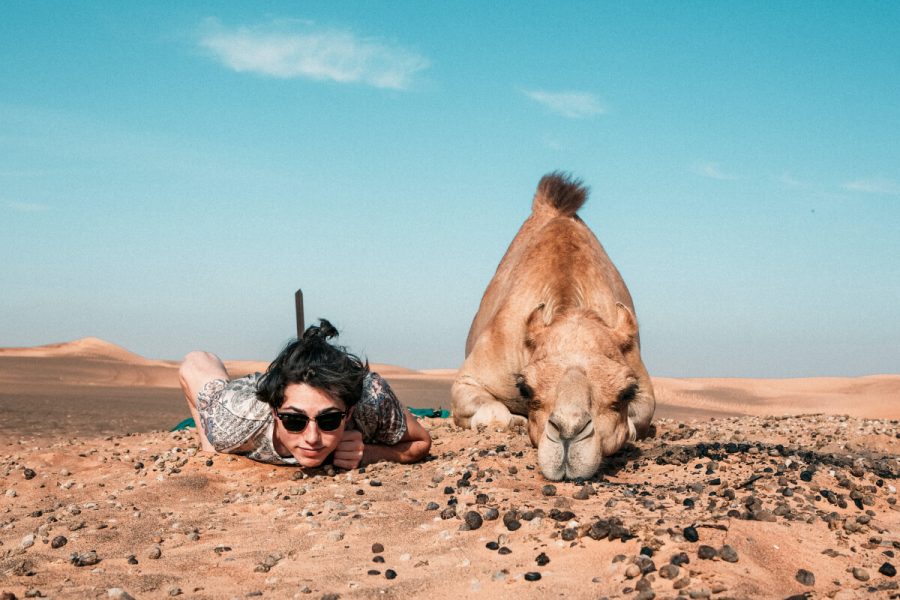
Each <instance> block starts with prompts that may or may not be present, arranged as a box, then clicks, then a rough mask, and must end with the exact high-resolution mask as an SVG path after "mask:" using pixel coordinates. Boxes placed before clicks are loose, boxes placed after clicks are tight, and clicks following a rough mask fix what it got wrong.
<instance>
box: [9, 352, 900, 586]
mask: <svg viewBox="0 0 900 600" xmlns="http://www.w3.org/2000/svg"><path fill="white" fill-rule="evenodd" d="M227 366H228V369H229V372H230V373H232V374H233V375H240V374H243V373H248V372H253V371H261V370H263V369H264V368H265V366H266V363H264V362H251V361H234V362H229V363H227ZM373 370H376V371H378V372H380V373H381V374H382V375H384V376H385V377H386V378H387V379H388V380H389V381H390V383H391V385H392V387H394V389H395V390H396V391H397V394H398V396H399V397H400V399H401V400H402V401H403V402H404V403H406V404H408V405H410V406H416V407H433V408H438V407H443V408H449V405H450V401H449V398H450V395H449V390H450V384H451V383H452V380H453V376H454V371H452V370H441V371H428V372H419V371H413V370H410V369H405V368H402V367H397V366H391V365H373ZM176 377H177V364H176V363H174V362H171V361H161V360H151V359H147V358H143V357H141V356H138V355H136V354H133V353H131V352H129V351H127V350H125V349H123V348H119V347H117V346H115V345H112V344H109V343H107V342H104V341H102V340H98V339H94V338H87V339H83V340H77V341H74V342H67V343H61V344H55V345H50V346H41V347H36V348H5V349H0V407H2V414H3V417H4V418H3V419H2V422H0V594H5V595H4V596H3V598H6V599H9V598H14V597H15V598H25V597H50V598H128V597H133V598H164V597H173V596H184V597H188V598H253V597H263V598H315V599H319V598H338V597H340V598H413V597H428V598H433V599H443V598H460V597H481V596H484V597H497V598H544V597H571V598H602V597H609V598H629V599H630V598H641V599H649V598H654V597H655V598H677V597H686V598H706V597H710V598H716V599H719V598H787V597H792V596H796V597H798V598H799V597H808V598H857V597H860V598H861V597H885V598H890V597H900V591H898V581H900V580H898V578H897V576H896V567H897V566H898V565H900V554H898V553H900V509H898V507H897V489H896V488H897V484H898V476H900V458H898V457H900V421H898V420H897V419H898V418H900V375H875V376H870V377H860V378H814V379H790V380H752V379H674V378H656V379H654V386H655V389H656V393H657V399H658V402H659V405H658V408H657V413H656V416H657V419H656V427H655V434H654V435H653V436H652V437H650V438H648V439H646V440H641V441H639V442H637V443H635V444H633V445H630V446H628V447H626V449H625V450H624V451H622V452H621V453H619V454H618V455H616V456H613V457H609V458H608V459H607V461H606V463H605V465H604V468H603V469H602V471H601V472H600V473H598V475H597V476H595V477H594V478H592V479H591V480H589V481H586V482H582V481H577V482H564V483H556V484H552V485H551V484H549V482H547V481H546V480H544V479H543V478H542V477H541V475H540V473H539V471H537V470H536V469H535V468H534V464H535V460H534V450H533V449H532V448H531V446H530V444H529V442H528V438H527V435H525V434H524V432H521V431H516V432H496V431H483V432H480V433H476V432H472V431H463V430H459V429H457V428H456V427H454V426H453V425H452V422H451V421H450V420H448V419H423V423H424V425H425V426H426V428H428V429H429V430H430V431H431V433H432V436H433V438H434V440H435V441H434V445H433V447H432V452H431V454H432V456H431V457H430V458H429V460H427V461H426V462H423V463H420V464H418V465H412V466H403V465H394V464H377V465H370V466H368V467H366V468H365V469H361V470H354V471H351V472H338V473H335V472H333V471H330V470H328V469H317V470H311V471H305V472H304V471H302V470H299V469H296V468H286V467H273V466H268V465H261V464H257V463H253V462H251V461H249V460H246V459H244V458H241V457H236V456H226V455H211V454H205V453H201V452H198V449H197V443H196V440H195V438H194V435H193V432H192V430H187V431H179V432H169V431H168V430H169V429H170V428H171V427H172V426H173V425H175V424H176V423H178V422H179V421H181V420H182V419H183V418H186V417H187V416H188V412H187V408H186V406H185V405H184V402H183V400H182V398H181V396H180V390H179V388H178V385H177V379H176Z"/></svg>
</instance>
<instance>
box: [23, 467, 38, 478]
mask: <svg viewBox="0 0 900 600" xmlns="http://www.w3.org/2000/svg"><path fill="white" fill-rule="evenodd" d="M22 474H23V475H24V476H25V479H34V478H35V476H36V475H37V473H35V472H34V469H25V470H24V471H23V472H22Z"/></svg>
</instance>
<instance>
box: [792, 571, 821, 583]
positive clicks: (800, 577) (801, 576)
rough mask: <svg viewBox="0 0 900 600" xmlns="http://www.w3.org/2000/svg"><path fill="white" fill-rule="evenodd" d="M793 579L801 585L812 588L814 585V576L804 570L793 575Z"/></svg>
mask: <svg viewBox="0 0 900 600" xmlns="http://www.w3.org/2000/svg"><path fill="white" fill-rule="evenodd" d="M794 579H796V580H797V581H799V582H800V583H802V584H803V585H808V586H813V585H815V584H816V576H815V575H813V574H812V572H811V571H807V570H806V569H800V570H799V571H797V574H796V575H794Z"/></svg>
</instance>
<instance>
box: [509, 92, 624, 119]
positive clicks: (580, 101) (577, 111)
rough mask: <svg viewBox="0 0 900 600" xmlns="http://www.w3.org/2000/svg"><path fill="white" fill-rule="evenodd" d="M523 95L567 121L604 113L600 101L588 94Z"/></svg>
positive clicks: (526, 93) (540, 93) (531, 93)
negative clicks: (567, 119) (565, 118)
mask: <svg viewBox="0 0 900 600" xmlns="http://www.w3.org/2000/svg"><path fill="white" fill-rule="evenodd" d="M523 93H524V94H525V95H526V96H528V97H529V98H531V99H532V100H534V101H535V102H538V103H539V104H543V105H544V106H546V107H547V108H548V109H550V110H551V111H552V112H554V113H556V114H558V115H562V116H563V117H567V118H569V119H586V118H588V117H593V116H594V115H602V114H603V113H604V112H606V109H605V108H604V107H603V105H602V104H601V103H600V99H599V98H597V96H595V95H594V94H590V93H588V92H548V91H545V90H531V91H529V90H524V91H523Z"/></svg>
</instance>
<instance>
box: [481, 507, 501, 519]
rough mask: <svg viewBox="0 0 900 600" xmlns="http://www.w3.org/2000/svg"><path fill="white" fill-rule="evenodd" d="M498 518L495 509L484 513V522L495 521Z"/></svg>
mask: <svg viewBox="0 0 900 600" xmlns="http://www.w3.org/2000/svg"><path fill="white" fill-rule="evenodd" d="M499 518H500V511H499V510H497V509H496V508H489V509H487V510H486V511H484V520H485V521H496V520H497V519H499Z"/></svg>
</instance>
